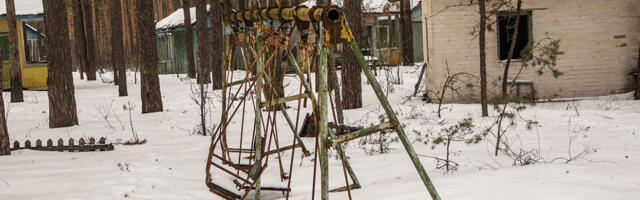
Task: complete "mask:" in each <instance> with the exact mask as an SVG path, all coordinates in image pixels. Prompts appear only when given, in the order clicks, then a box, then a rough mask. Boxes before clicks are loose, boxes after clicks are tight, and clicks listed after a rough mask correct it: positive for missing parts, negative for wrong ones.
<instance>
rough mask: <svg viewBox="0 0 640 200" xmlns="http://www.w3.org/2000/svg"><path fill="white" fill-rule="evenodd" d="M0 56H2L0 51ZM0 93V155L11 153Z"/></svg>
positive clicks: (0, 78) (0, 75) (0, 71)
mask: <svg viewBox="0 0 640 200" xmlns="http://www.w3.org/2000/svg"><path fill="white" fill-rule="evenodd" d="M0 58H2V51H0ZM0 69H2V63H1V62H0ZM0 88H2V70H0ZM2 96H3V95H2V94H0V156H3V155H11V150H10V147H9V145H10V144H11V143H10V142H9V132H8V129H7V119H6V118H5V116H6V115H5V114H4V98H3V97H2Z"/></svg>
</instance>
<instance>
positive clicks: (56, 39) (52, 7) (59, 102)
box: [43, 0, 78, 128]
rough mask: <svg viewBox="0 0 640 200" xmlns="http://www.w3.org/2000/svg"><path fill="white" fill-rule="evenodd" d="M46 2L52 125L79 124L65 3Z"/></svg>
mask: <svg viewBox="0 0 640 200" xmlns="http://www.w3.org/2000/svg"><path fill="white" fill-rule="evenodd" d="M43 4H44V21H45V26H46V29H45V32H46V36H47V39H45V42H46V44H47V48H48V51H47V59H48V62H49V63H48V73H49V76H48V79H47V82H48V85H49V90H48V93H49V127H50V128H59V127H68V126H73V125H77V124H78V114H77V112H76V98H75V91H74V86H73V75H72V74H71V73H72V71H71V70H72V69H71V50H70V47H71V46H70V45H69V30H68V29H69V26H68V23H67V10H66V9H65V4H64V3H60V2H58V1H57V0H43Z"/></svg>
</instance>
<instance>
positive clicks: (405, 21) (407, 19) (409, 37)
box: [400, 0, 414, 65]
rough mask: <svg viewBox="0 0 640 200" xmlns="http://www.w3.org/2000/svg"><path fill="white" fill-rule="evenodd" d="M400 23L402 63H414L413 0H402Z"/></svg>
mask: <svg viewBox="0 0 640 200" xmlns="http://www.w3.org/2000/svg"><path fill="white" fill-rule="evenodd" d="M400 12H401V15H402V16H401V17H400V25H401V26H402V55H403V57H404V58H402V63H404V65H413V62H414V58H413V30H412V24H411V1H410V0H400Z"/></svg>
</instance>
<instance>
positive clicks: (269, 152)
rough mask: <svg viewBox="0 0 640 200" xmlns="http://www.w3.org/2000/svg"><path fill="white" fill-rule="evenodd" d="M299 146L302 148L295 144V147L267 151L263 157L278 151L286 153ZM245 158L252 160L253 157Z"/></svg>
mask: <svg viewBox="0 0 640 200" xmlns="http://www.w3.org/2000/svg"><path fill="white" fill-rule="evenodd" d="M301 146H302V145H300V144H299V143H298V144H296V145H295V146H286V147H282V148H279V149H274V150H271V151H267V152H265V153H264V155H265V156H268V155H271V154H275V153H278V151H280V152H282V151H288V150H292V149H295V148H298V147H301ZM247 158H249V159H253V156H249V157H247Z"/></svg>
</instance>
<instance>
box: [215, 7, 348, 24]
mask: <svg viewBox="0 0 640 200" xmlns="http://www.w3.org/2000/svg"><path fill="white" fill-rule="evenodd" d="M341 16H342V9H340V8H339V7H337V6H314V7H313V8H308V7H306V6H297V7H282V8H278V7H268V8H260V9H252V10H245V11H239V12H233V13H231V14H228V15H225V16H224V21H225V22H227V23H240V22H254V21H260V20H263V19H271V20H286V21H292V20H300V21H304V22H318V21H322V20H324V19H328V20H332V21H337V20H339V19H340V17H341Z"/></svg>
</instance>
